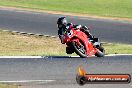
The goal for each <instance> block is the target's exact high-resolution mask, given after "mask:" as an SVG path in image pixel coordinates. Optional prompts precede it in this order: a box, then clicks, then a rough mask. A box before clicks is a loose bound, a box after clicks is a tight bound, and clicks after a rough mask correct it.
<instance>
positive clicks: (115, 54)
mask: <svg viewBox="0 0 132 88" xmlns="http://www.w3.org/2000/svg"><path fill="white" fill-rule="evenodd" d="M123 55H127V56H132V54H108V55H105V56H123ZM44 57H48V56H0V58H44ZM49 57H52V56H49ZM67 57H69V58H70V57H71V58H72V57H79V56H67Z"/></svg>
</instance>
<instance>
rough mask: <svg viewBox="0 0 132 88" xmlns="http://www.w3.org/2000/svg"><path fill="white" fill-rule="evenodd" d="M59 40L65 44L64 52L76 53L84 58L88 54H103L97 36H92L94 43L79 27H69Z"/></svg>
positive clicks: (101, 55)
mask: <svg viewBox="0 0 132 88" xmlns="http://www.w3.org/2000/svg"><path fill="white" fill-rule="evenodd" d="M61 42H62V43H63V44H66V45H67V47H66V53H67V54H72V53H74V52H75V53H76V54H77V55H79V56H80V57H82V58H86V57H88V56H93V55H95V56H97V57H103V56H104V48H103V47H102V45H101V44H100V42H99V39H98V38H94V42H95V43H94V44H96V45H93V42H92V41H91V40H89V38H88V36H87V35H86V34H85V33H84V32H82V31H81V30H80V29H75V28H69V29H67V31H66V33H65V34H64V35H63V37H62V39H61Z"/></svg>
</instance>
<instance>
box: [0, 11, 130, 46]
mask: <svg viewBox="0 0 132 88" xmlns="http://www.w3.org/2000/svg"><path fill="white" fill-rule="evenodd" d="M61 16H63V15H59V14H58V15H55V14H48V13H41V12H31V11H23V10H12V9H10V10H8V9H0V28H4V29H8V30H12V31H20V32H28V33H36V34H44V35H45V34H46V35H47V34H48V35H52V36H57V27H56V21H57V19H58V17H61ZM66 17H67V18H68V20H69V22H72V23H75V24H82V25H87V26H91V27H92V28H93V30H92V31H91V32H92V34H93V35H95V36H96V37H99V38H100V40H101V41H102V42H118V43H128V44H132V40H131V39H130V38H132V22H126V21H114V20H102V19H93V18H86V17H76V16H66Z"/></svg>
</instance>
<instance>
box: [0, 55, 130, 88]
mask: <svg viewBox="0 0 132 88" xmlns="http://www.w3.org/2000/svg"><path fill="white" fill-rule="evenodd" d="M80 65H81V66H82V67H83V68H84V69H85V70H86V71H87V73H89V74H92V73H97V74H99V73H102V74H110V73H114V74H120V73H122V74H125V73H127V74H130V75H132V68H131V67H132V55H129V56H126V55H123V56H120V55H119V56H106V57H104V58H97V57H89V58H88V59H86V58H79V57H74V58H70V57H65V58H64V57H42V58H21V59H20V58H0V82H3V83H15V84H18V85H21V87H22V88H79V87H80V88H86V87H90V88H106V87H107V88H117V87H118V88H131V87H132V83H129V84H86V85H84V86H79V85H78V84H77V83H76V81H75V78H76V74H77V68H78V67H79V66H80ZM24 80H25V81H27V82H24ZM46 80H47V81H46Z"/></svg>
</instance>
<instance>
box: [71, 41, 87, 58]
mask: <svg viewBox="0 0 132 88" xmlns="http://www.w3.org/2000/svg"><path fill="white" fill-rule="evenodd" d="M71 46H72V47H73V49H74V51H75V53H76V54H77V55H79V56H80V57H82V58H86V57H87V56H88V55H87V53H86V48H85V46H84V44H83V43H82V42H80V45H78V43H77V42H75V41H73V42H71Z"/></svg>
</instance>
